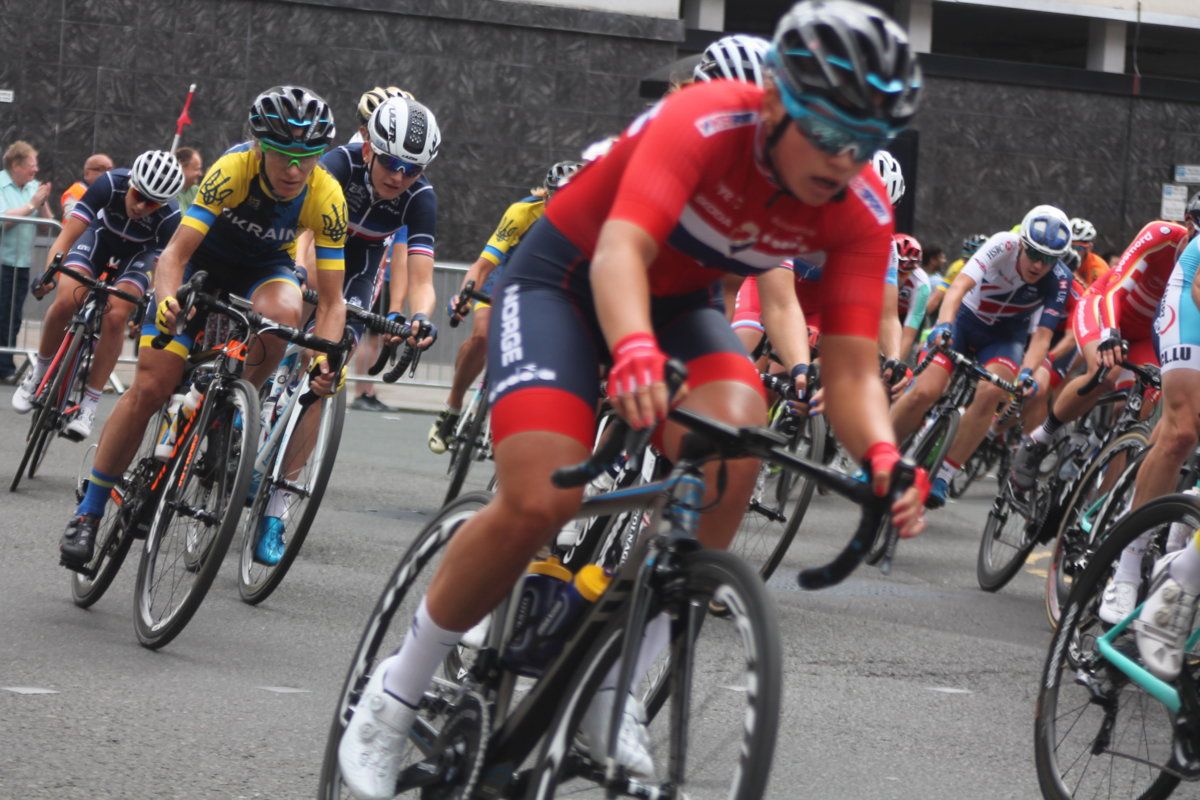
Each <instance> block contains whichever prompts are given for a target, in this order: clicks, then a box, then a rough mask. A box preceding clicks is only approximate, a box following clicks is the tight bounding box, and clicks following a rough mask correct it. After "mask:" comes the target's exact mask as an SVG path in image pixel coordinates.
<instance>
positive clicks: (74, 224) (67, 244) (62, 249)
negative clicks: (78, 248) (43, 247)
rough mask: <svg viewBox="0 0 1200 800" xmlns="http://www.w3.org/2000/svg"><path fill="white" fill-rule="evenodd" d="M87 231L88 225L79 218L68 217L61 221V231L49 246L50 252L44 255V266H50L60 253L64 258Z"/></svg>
mask: <svg viewBox="0 0 1200 800" xmlns="http://www.w3.org/2000/svg"><path fill="white" fill-rule="evenodd" d="M87 229H88V224H87V223H86V222H84V221H83V220H81V219H80V218H79V217H70V216H69V217H67V218H66V219H65V220H63V226H62V230H61V231H59V232H58V236H56V237H55V239H54V244H52V245H50V252H48V253H46V266H47V267H49V266H50V262H51V261H53V260H54V256H55V255H57V254H59V253H62V254H63V255H64V256H65V255H66V254H67V252H68V251H69V250H70V249H71V248H72V247H73V246H74V245H75V242H76V241H77V240H78V239H79V237H80V236H82V235H83V232H84V231H86V230H87Z"/></svg>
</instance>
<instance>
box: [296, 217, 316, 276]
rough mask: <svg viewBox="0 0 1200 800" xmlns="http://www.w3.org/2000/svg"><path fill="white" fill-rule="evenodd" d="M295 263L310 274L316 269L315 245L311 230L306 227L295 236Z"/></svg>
mask: <svg viewBox="0 0 1200 800" xmlns="http://www.w3.org/2000/svg"><path fill="white" fill-rule="evenodd" d="M296 265H297V266H300V267H304V270H305V271H306V272H307V273H308V274H309V275H312V274H313V273H314V272H316V271H317V246H316V244H315V242H314V240H313V233H312V231H310V230H308V229H307V228H306V229H304V230H302V231H300V235H299V236H297V237H296Z"/></svg>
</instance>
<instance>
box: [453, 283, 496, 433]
mask: <svg viewBox="0 0 1200 800" xmlns="http://www.w3.org/2000/svg"><path fill="white" fill-rule="evenodd" d="M491 319H492V308H491V306H489V305H486V304H484V303H479V304H477V305H476V306H475V314H474V319H473V320H472V321H471V335H470V336H469V337H467V340H466V341H465V342H463V343H462V346H461V347H459V348H458V354H457V355H456V356H455V358H454V379H453V381H452V382H451V384H450V394H448V395H447V396H446V408H448V409H451V410H452V411H453V410H459V411H461V410H462V406H463V398H464V397H465V396H466V394H467V389H469V388H470V387H471V384H472V383H473V382H474V381H475V379H476V378H478V377H479V375H480V373H482V372H483V367H484V365H485V364H486V363H487V343H488V335H487V331H488V325H489V323H490V322H491Z"/></svg>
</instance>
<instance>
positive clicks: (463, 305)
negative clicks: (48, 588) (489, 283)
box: [450, 280, 492, 328]
mask: <svg viewBox="0 0 1200 800" xmlns="http://www.w3.org/2000/svg"><path fill="white" fill-rule="evenodd" d="M456 297H457V298H458V302H457V303H455V304H454V308H453V309H451V310H452V311H453V313H452V314H451V315H450V327H451V328H457V327H458V324H459V323H460V322H462V318H463V317H465V316H466V315H467V312H468V311H470V310H471V301H472V300H478V301H479V302H481V303H487V304H489V305H491V302H492V297H491V295H489V294H485V293H484V292H479V291H476V290H475V281H473V280H470V281H467V282H466V283H465V284H463V287H462V289H461V290H460V291H459V292H458V294H457V295H456Z"/></svg>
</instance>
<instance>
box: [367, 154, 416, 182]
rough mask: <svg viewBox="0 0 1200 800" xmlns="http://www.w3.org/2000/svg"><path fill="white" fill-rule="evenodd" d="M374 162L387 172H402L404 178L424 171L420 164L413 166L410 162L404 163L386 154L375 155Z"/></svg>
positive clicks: (402, 160)
mask: <svg viewBox="0 0 1200 800" xmlns="http://www.w3.org/2000/svg"><path fill="white" fill-rule="evenodd" d="M375 160H376V161H378V162H379V164H380V165H381V166H382V167H383V168H384V169H386V170H387V171H388V172H403V173H404V177H406V178H412V177H415V176H417V175H420V174H421V172H422V171H423V170H424V169H425V168H424V167H422V166H421V165H420V164H413V163H412V162H410V161H405V160H404V159H402V158H399V157H397V156H393V155H389V154H387V153H379V152H377V153H375Z"/></svg>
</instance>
